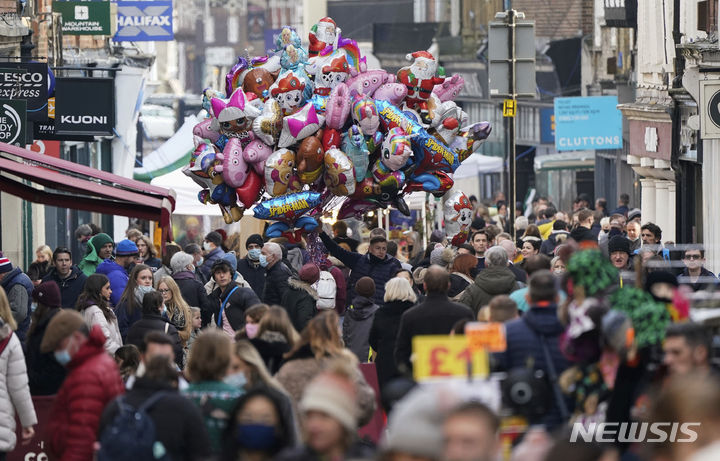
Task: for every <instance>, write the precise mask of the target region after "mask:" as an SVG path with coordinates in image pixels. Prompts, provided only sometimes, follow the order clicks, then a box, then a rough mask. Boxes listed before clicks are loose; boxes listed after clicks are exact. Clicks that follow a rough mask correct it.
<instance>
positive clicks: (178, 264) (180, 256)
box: [170, 251, 195, 274]
mask: <svg viewBox="0 0 720 461" xmlns="http://www.w3.org/2000/svg"><path fill="white" fill-rule="evenodd" d="M194 260H195V258H193V256H192V255H191V254H188V253H185V252H184V251H179V252H177V253H175V254H174V255H173V257H172V258H170V269H172V271H173V274H177V273H178V272H183V271H184V270H185V268H186V267H188V266H189V265H190V264H192V263H193V261H194Z"/></svg>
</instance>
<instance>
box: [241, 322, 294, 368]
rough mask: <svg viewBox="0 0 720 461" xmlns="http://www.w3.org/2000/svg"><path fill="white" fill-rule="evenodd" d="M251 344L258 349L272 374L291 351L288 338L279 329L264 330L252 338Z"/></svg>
mask: <svg viewBox="0 0 720 461" xmlns="http://www.w3.org/2000/svg"><path fill="white" fill-rule="evenodd" d="M250 344H252V345H253V346H254V347H255V349H256V350H257V351H258V353H259V354H260V357H262V359H263V361H264V362H265V366H266V367H267V369H268V371H269V372H270V374H271V375H274V374H275V373H277V371H278V370H279V369H280V364H282V361H283V356H284V355H285V354H287V353H288V352H290V344H289V343H288V340H287V338H285V336H284V335H283V334H282V333H280V332H277V331H263V332H262V334H261V335H260V336H259V337H256V338H252V339H251V340H250Z"/></svg>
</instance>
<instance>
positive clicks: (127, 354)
mask: <svg viewBox="0 0 720 461" xmlns="http://www.w3.org/2000/svg"><path fill="white" fill-rule="evenodd" d="M115 363H117V366H118V368H119V369H120V376H122V379H123V382H125V383H127V380H128V378H129V377H130V376H132V375H134V374H135V372H136V371H137V368H138V366H139V365H140V350H139V349H138V348H137V346H135V345H134V344H128V345H125V346H121V347H118V349H117V350H116V351H115Z"/></svg>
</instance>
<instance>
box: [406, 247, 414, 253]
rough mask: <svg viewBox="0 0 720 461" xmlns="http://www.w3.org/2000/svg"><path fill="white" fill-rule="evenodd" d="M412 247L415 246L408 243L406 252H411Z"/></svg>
mask: <svg viewBox="0 0 720 461" xmlns="http://www.w3.org/2000/svg"><path fill="white" fill-rule="evenodd" d="M413 248H415V247H414V246H413V245H408V246H407V250H408V253H412V251H413Z"/></svg>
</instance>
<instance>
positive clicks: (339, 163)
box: [324, 148, 355, 196]
mask: <svg viewBox="0 0 720 461" xmlns="http://www.w3.org/2000/svg"><path fill="white" fill-rule="evenodd" d="M324 179H325V185H326V186H327V187H328V189H329V190H330V192H331V193H332V194H334V195H337V196H347V195H351V194H352V193H353V192H355V170H354V168H353V163H352V161H351V160H350V159H349V158H348V156H347V155H345V153H344V152H343V151H341V150H340V149H335V148H332V149H330V150H328V151H327V152H325V176H324Z"/></svg>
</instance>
